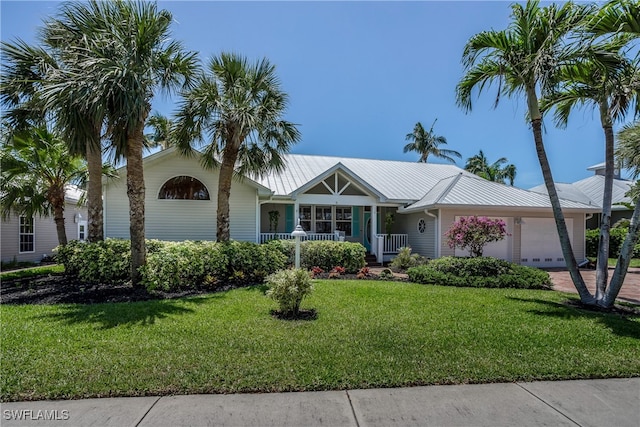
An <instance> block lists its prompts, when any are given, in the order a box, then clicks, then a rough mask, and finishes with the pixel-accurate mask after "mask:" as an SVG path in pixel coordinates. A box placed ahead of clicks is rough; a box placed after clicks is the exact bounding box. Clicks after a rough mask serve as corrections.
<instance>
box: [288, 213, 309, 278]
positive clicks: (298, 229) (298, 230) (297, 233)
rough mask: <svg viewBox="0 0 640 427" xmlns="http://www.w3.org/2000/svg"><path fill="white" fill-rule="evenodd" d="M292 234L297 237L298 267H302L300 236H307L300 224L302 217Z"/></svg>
mask: <svg viewBox="0 0 640 427" xmlns="http://www.w3.org/2000/svg"><path fill="white" fill-rule="evenodd" d="M291 235H292V236H293V237H295V239H296V268H300V237H305V236H306V235H307V233H305V232H304V229H303V228H302V226H301V225H300V218H298V225H296V229H295V230H293V232H292V233H291Z"/></svg>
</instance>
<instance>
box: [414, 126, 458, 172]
mask: <svg viewBox="0 0 640 427" xmlns="http://www.w3.org/2000/svg"><path fill="white" fill-rule="evenodd" d="M436 121H438V119H436V120H434V121H433V124H432V125H431V129H429V131H428V132H427V131H426V130H425V129H424V127H423V126H422V123H420V122H418V123H416V125H415V126H414V128H413V132H411V133H408V134H407V136H406V137H405V139H406V140H407V141H411V142H410V143H408V144H407V145H405V146H404V149H403V152H405V153H408V152H409V151H415V152H416V153H418V154H419V155H420V159H419V160H418V162H420V163H427V160H428V158H429V156H430V155H431V156H434V157H438V158H441V159H445V160H446V161H448V162H451V163H455V162H456V161H455V159H454V157H457V158H459V159H461V158H462V155H460V153H458V152H457V151H455V150H447V149H445V148H439V145H444V144H446V143H447V139H446V138H445V137H444V136H440V135H436V134H435V133H434V132H433V127H434V126H435V124H436Z"/></svg>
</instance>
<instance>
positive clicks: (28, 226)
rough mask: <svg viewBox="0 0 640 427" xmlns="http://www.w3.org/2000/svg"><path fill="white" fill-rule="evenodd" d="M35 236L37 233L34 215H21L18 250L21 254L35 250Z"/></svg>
mask: <svg viewBox="0 0 640 427" xmlns="http://www.w3.org/2000/svg"><path fill="white" fill-rule="evenodd" d="M35 237H36V233H35V227H34V223H33V217H32V216H30V217H26V216H21V217H20V228H19V236H18V245H19V247H18V252H19V253H21V254H23V253H29V252H35V251H36V245H35Z"/></svg>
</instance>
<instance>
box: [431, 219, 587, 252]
mask: <svg viewBox="0 0 640 427" xmlns="http://www.w3.org/2000/svg"><path fill="white" fill-rule="evenodd" d="M456 215H459V216H465V215H482V216H489V217H496V216H499V217H508V218H516V217H520V218H527V217H528V218H553V215H552V214H551V213H544V212H535V211H510V212H508V213H505V212H504V211H497V210H482V209H479V210H473V212H469V211H468V210H461V209H447V210H441V227H442V228H441V230H440V236H441V240H440V242H441V243H440V255H441V256H453V255H454V250H453V249H451V248H449V246H448V245H447V240H446V238H445V237H444V233H445V232H446V231H447V230H448V229H449V227H450V226H451V224H453V222H454V220H455V217H456ZM565 217H566V218H572V219H573V236H572V246H573V253H574V255H575V257H576V259H578V260H583V259H584V258H585V215H584V214H581V213H565ZM511 238H512V239H513V245H512V248H513V255H512V256H513V258H512V259H513V261H514V262H519V260H520V259H521V251H520V249H521V247H522V243H521V226H520V225H519V224H517V223H515V224H514V226H513V232H512V236H511Z"/></svg>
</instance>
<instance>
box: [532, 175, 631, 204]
mask: <svg viewBox="0 0 640 427" xmlns="http://www.w3.org/2000/svg"><path fill="white" fill-rule="evenodd" d="M632 185H633V181H627V180H624V179H614V180H613V191H612V197H611V200H612V203H613V206H612V207H611V209H613V210H625V209H626V208H625V207H624V206H620V205H616V203H631V199H630V198H629V197H627V196H625V193H627V192H628V191H629V190H630V189H631V186H632ZM556 190H558V195H559V196H560V197H563V198H566V199H570V200H575V201H581V202H584V201H585V200H587V201H590V202H591V204H592V205H593V206H596V207H598V208H602V196H603V194H604V176H602V175H593V176H590V177H588V178H585V179H582V180H580V181H576V182H574V183H572V184H564V183H556ZM531 191H535V192H538V193H544V194H547V188H546V187H545V186H544V185H538V186H537V187H533V188H532V189H531Z"/></svg>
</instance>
